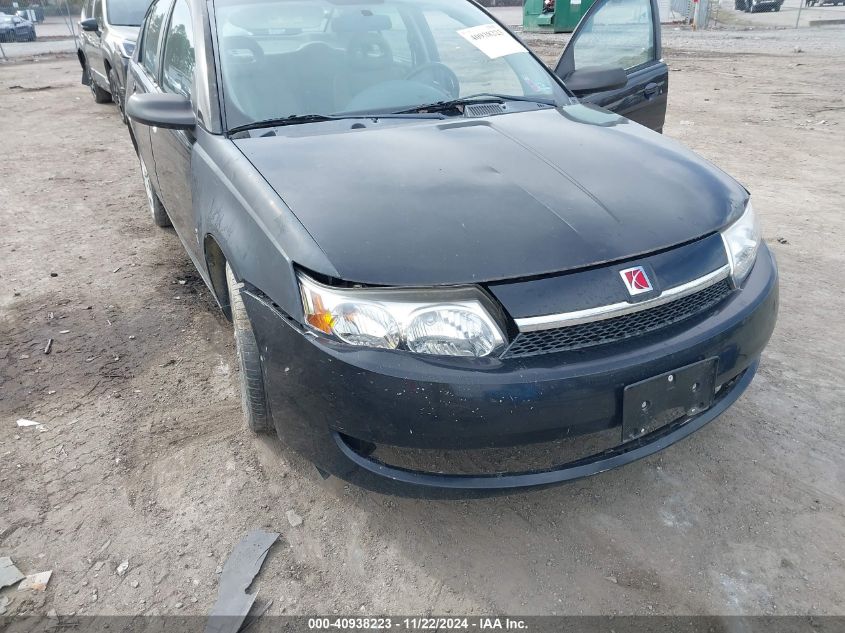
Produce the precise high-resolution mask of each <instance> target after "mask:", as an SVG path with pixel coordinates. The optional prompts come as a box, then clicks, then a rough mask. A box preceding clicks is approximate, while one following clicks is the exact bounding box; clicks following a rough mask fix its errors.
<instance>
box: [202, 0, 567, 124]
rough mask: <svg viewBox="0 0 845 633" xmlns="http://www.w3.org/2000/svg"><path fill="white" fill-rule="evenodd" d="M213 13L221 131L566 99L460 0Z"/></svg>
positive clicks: (239, 0) (264, 4)
mask: <svg viewBox="0 0 845 633" xmlns="http://www.w3.org/2000/svg"><path fill="white" fill-rule="evenodd" d="M215 9H216V23H217V35H218V40H219V50H220V65H221V75H222V78H223V95H224V100H225V105H226V117H227V126H228V128H229V129H233V128H236V127H240V126H242V125H248V124H250V123H255V122H257V121H265V120H271V119H281V118H285V117H292V116H297V115H315V114H319V115H335V116H338V115H340V116H342V115H343V114H354V113H358V114H361V113H367V114H369V113H379V114H385V113H391V112H401V111H406V110H408V109H412V108H416V107H419V106H422V105H426V104H433V103H437V102H441V101H449V100H452V99H456V98H459V97H467V96H471V95H477V94H481V93H496V94H499V95H515V96H518V97H523V98H525V97H530V98H537V99H538V100H543V101H548V100H552V101H556V102H562V101H565V100H566V93H565V92H564V91H563V89H562V88H561V87H560V86H559V85H558V84H557V83H556V82H555V81H554V79H553V77H552V76H551V74H550V73H549V71H548V70H547V69H546V68H545V67H544V66H542V65H541V64H540V63H539V62H537V61H536V60H535V59H534V58H533V57H532V56H531V55H530V54H529V53H528V52H527V51H526V49H525V47H523V46H522V44H520V43H519V41H518V40H516V39H515V38H514V37H513V36H512V35H510V34H509V33H507V32H506V31H505V30H503V29H502V28H501V27H499V26H498V25H496V24H494V23H492V22H491V19H490V17H489V16H487V15H485V14H484V13H483V12H482V11H480V10H479V9H478V8H477V7H475V6H473V5H472V4H471V3H470V2H467V1H465V0H371V1H370V2H366V1H363V2H355V1H354V0H352V1H350V0H264V1H258V2H256V1H255V0H215Z"/></svg>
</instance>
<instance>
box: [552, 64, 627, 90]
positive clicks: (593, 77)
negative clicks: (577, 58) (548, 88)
mask: <svg viewBox="0 0 845 633" xmlns="http://www.w3.org/2000/svg"><path fill="white" fill-rule="evenodd" d="M562 79H563V83H565V84H566V87H567V88H569V89H570V90H571V91H572V92H574V93H575V94H576V95H586V94H590V93H593V92H604V91H605V90H616V89H617V88H624V87H625V86H626V85H627V84H628V75H626V74H625V70H624V69H623V68H607V67H603V66H588V67H586V68H579V69H578V70H573V71H572V72H571V73H569V74H568V75H567V76H566V77H563V78H562Z"/></svg>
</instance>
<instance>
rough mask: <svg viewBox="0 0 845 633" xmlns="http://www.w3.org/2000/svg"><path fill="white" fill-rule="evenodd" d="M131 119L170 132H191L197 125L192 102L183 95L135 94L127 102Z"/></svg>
mask: <svg viewBox="0 0 845 633" xmlns="http://www.w3.org/2000/svg"><path fill="white" fill-rule="evenodd" d="M126 114H127V115H128V116H129V118H130V119H132V120H133V121H136V122H138V123H141V124H142V125H150V126H153V127H160V128H165V129H168V130H190V129H192V128H193V127H194V126H195V125H196V124H197V117H196V115H195V114H194V108H193V106H191V101H190V100H189V99H187V98H185V97H183V96H182V95H172V94H134V95H132V96H131V97H129V100H128V101H127V102H126Z"/></svg>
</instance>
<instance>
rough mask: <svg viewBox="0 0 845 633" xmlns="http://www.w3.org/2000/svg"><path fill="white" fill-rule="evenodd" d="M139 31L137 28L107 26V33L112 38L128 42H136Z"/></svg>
mask: <svg viewBox="0 0 845 633" xmlns="http://www.w3.org/2000/svg"><path fill="white" fill-rule="evenodd" d="M140 31H141V28H140V27H138V26H114V25H111V26H109V33H110V34H111V36H112V37H114V38H118V39H121V40H126V41H128V42H137V41H138V33H139V32H140Z"/></svg>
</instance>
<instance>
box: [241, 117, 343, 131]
mask: <svg viewBox="0 0 845 633" xmlns="http://www.w3.org/2000/svg"><path fill="white" fill-rule="evenodd" d="M341 118H344V117H336V116H330V115H328V114H292V115H290V116H286V117H281V118H278V119H264V120H263V121H255V122H253V123H245V124H244V125H238V126H236V127H233V128H232V129H231V130H229V134H237V133H238V132H247V131H248V130H260V129H262V128H267V127H281V126H284V125H299V124H301V123H319V122H320V121H337V120H339V119H341Z"/></svg>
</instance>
